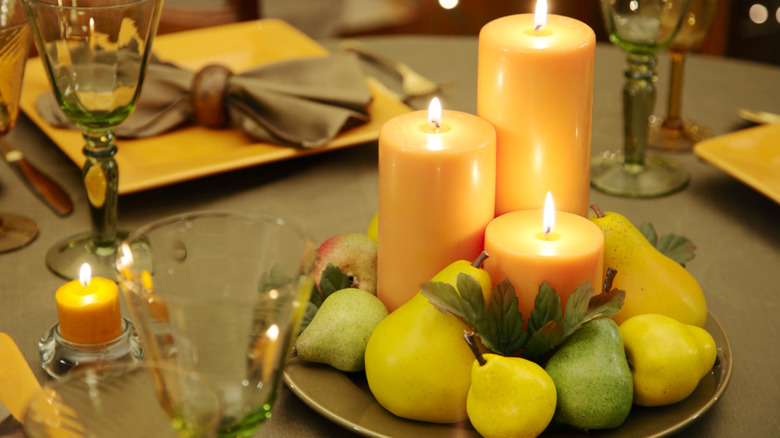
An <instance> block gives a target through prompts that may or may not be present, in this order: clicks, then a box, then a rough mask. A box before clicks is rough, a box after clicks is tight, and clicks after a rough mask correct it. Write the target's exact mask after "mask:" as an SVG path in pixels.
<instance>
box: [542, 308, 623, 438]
mask: <svg viewBox="0 0 780 438" xmlns="http://www.w3.org/2000/svg"><path fill="white" fill-rule="evenodd" d="M545 371H547V373H548V374H549V375H550V377H552V379H553V382H555V388H556V391H557V392H558V406H557V407H556V409H555V416H554V417H553V420H554V421H556V422H558V423H563V424H568V425H570V426H574V427H576V428H578V429H585V430H588V429H613V428H616V427H618V426H620V425H621V424H623V421H625V419H626V417H628V413H629V412H630V411H631V404H632V402H633V399H634V383H633V377H632V375H631V369H630V368H629V366H628V361H627V360H626V353H625V350H624V349H623V338H622V337H621V336H620V330H618V326H617V324H615V322H614V321H613V320H611V319H607V318H599V319H595V320H593V321H590V322H587V323H585V324H584V325H583V326H582V327H581V328H580V329H579V330H577V331H576V332H574V334H572V335H571V336H570V337H569V338H568V339H567V340H566V341H565V342H564V343H563V344H561V346H560V347H559V348H558V350H557V351H556V352H555V353H554V354H553V356H552V357H551V358H550V360H549V361H547V365H546V366H545Z"/></svg>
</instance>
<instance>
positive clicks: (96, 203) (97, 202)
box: [81, 131, 119, 254]
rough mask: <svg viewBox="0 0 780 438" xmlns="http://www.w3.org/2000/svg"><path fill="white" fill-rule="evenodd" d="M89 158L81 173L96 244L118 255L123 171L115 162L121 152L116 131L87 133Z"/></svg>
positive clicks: (85, 132) (86, 149) (85, 151)
mask: <svg viewBox="0 0 780 438" xmlns="http://www.w3.org/2000/svg"><path fill="white" fill-rule="evenodd" d="M84 140H85V141H86V144H85V146H84V149H83V152H84V155H85V156H86V157H87V161H86V163H84V167H83V168H82V170H81V176H82V178H83V180H84V187H85V188H86V192H87V200H88V201H89V213H90V218H91V219H92V241H93V242H94V244H95V246H96V247H97V248H110V252H111V253H112V254H113V253H114V252H115V251H116V245H117V243H116V241H117V230H116V219H117V207H118V201H119V168H118V166H117V164H116V160H115V159H114V155H116V152H117V148H116V145H115V144H114V133H113V132H112V131H84Z"/></svg>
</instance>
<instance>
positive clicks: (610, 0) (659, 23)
mask: <svg viewBox="0 0 780 438" xmlns="http://www.w3.org/2000/svg"><path fill="white" fill-rule="evenodd" d="M689 4H690V0H601V12H602V14H603V16H604V22H605V24H606V27H607V31H608V32H609V39H610V41H612V42H613V43H615V44H617V45H618V47H620V48H621V49H622V50H623V51H624V52H626V54H627V55H628V70H626V73H625V77H626V84H625V86H624V88H623V123H624V142H625V144H624V151H623V153H620V152H607V153H605V154H602V155H601V156H599V157H595V158H594V159H593V160H592V161H591V185H592V186H593V187H595V188H596V189H598V190H601V191H603V192H606V193H609V194H613V195H618V196H626V197H635V198H643V197H653V196H661V195H666V194H669V193H673V192H676V191H678V190H681V189H682V188H683V187H685V186H686V185H687V184H688V181H689V179H690V176H689V174H688V172H687V171H685V170H684V169H683V168H681V167H679V166H678V165H677V164H675V163H674V162H672V161H670V160H668V159H666V158H664V157H660V156H654V155H646V149H647V142H648V126H649V122H648V118H649V116H650V113H651V112H652V110H653V106H654V105H655V87H654V86H653V82H654V81H655V77H656V75H655V65H656V54H657V53H658V52H660V51H661V50H663V49H665V48H666V47H667V46H668V45H669V44H670V43H671V42H672V40H673V39H674V37H675V35H676V34H677V32H678V31H679V29H680V25H681V23H682V19H683V17H684V16H685V13H686V11H687V10H688V6H689Z"/></svg>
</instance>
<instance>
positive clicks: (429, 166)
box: [377, 111, 496, 311]
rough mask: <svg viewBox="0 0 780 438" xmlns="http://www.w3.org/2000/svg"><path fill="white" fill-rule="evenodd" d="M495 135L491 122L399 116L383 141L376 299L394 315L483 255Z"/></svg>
mask: <svg viewBox="0 0 780 438" xmlns="http://www.w3.org/2000/svg"><path fill="white" fill-rule="evenodd" d="M495 140H496V136H495V130H494V129H493V127H492V126H491V125H490V124H489V123H488V122H486V121H485V120H483V119H481V118H479V117H476V116H474V115H471V114H466V113H462V112H458V111H444V112H443V114H442V117H441V129H440V130H439V131H438V132H437V131H435V130H433V129H432V126H431V123H430V122H429V120H428V113H427V111H416V112H411V113H407V114H403V115H400V116H398V117H396V118H394V119H392V120H389V121H388V122H386V123H385V124H384V125H383V126H382V129H381V131H380V134H379V252H378V257H377V296H378V297H379V298H380V299H381V300H382V301H383V302H384V303H385V305H386V306H387V308H388V309H389V310H390V311H393V310H395V309H397V308H398V307H400V306H401V305H403V304H404V303H406V302H407V301H408V300H410V299H411V298H412V297H413V296H414V295H415V294H416V293H417V291H418V290H419V285H420V283H423V282H426V281H429V280H430V279H431V278H432V277H433V276H434V275H436V273H438V272H439V271H440V270H441V269H444V268H445V267H446V266H447V265H448V264H450V263H451V262H453V261H455V260H459V259H474V258H476V257H477V256H478V255H479V254H480V252H481V251H482V245H483V236H484V231H485V227H486V226H487V224H488V223H489V222H490V221H491V220H492V219H493V214H494V209H495V168H496V167H495V166H496V151H495V145H496V143H495Z"/></svg>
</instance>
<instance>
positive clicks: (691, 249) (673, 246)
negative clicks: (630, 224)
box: [639, 224, 696, 266]
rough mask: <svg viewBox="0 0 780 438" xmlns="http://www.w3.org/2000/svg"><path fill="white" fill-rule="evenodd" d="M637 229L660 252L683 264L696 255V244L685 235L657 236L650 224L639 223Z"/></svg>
mask: <svg viewBox="0 0 780 438" xmlns="http://www.w3.org/2000/svg"><path fill="white" fill-rule="evenodd" d="M639 231H640V232H641V233H642V235H643V236H645V238H646V239H647V241H648V242H650V244H651V245H653V247H654V248H655V249H657V250H658V251H659V252H661V254H663V255H665V256H667V257H669V258H670V259H672V260H674V261H675V262H677V263H679V264H681V265H683V266H685V263H687V262H689V261H691V260H692V259H693V258H694V257H695V256H696V245H694V244H693V242H691V241H690V240H689V239H688V238H687V237H685V236H680V235H677V234H664V235H663V236H661V237H660V238H659V237H658V234H657V233H656V232H655V227H653V225H652V224H642V225H640V226H639Z"/></svg>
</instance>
